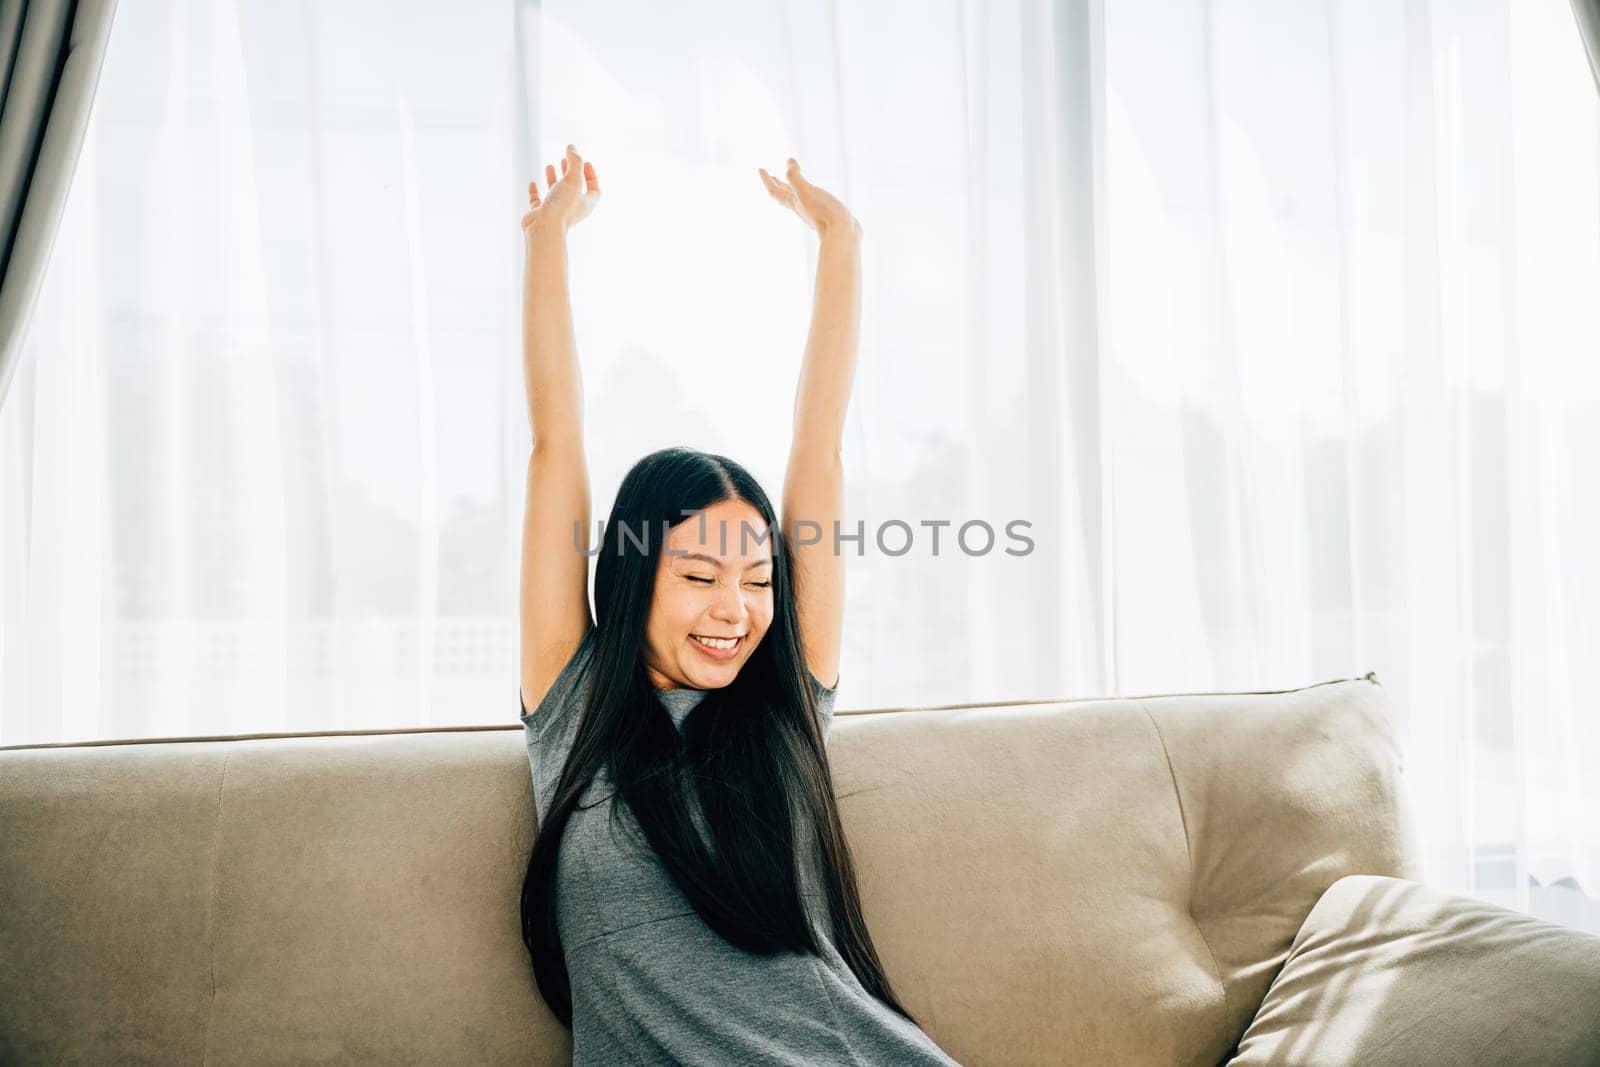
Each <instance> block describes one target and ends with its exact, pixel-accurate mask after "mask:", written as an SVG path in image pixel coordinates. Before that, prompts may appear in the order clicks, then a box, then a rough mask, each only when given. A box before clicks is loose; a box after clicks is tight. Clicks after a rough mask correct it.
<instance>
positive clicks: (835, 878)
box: [522, 448, 916, 1029]
mask: <svg viewBox="0 0 1600 1067" xmlns="http://www.w3.org/2000/svg"><path fill="white" fill-rule="evenodd" d="M726 500H736V501H742V502H744V503H747V504H749V505H750V506H751V507H753V508H754V509H755V510H756V511H757V512H759V513H760V514H761V517H762V520H763V521H764V522H765V524H766V530H767V531H769V532H770V543H771V545H772V563H773V566H772V590H773V615H772V622H771V624H770V625H769V627H768V629H767V632H766V636H765V638H764V639H763V640H762V641H761V643H760V644H759V645H757V646H756V648H755V650H754V651H753V652H752V653H751V655H750V658H749V659H748V660H747V661H746V662H745V664H744V666H743V667H742V668H740V670H739V673H738V675H737V676H735V678H734V680H733V681H732V682H730V683H729V684H728V685H727V686H724V687H722V688H719V689H711V690H708V691H707V692H706V695H705V696H704V697H703V698H702V699H701V700H700V702H699V703H698V704H697V705H696V706H695V707H694V709H693V710H692V711H691V712H690V713H689V716H688V717H687V718H686V719H685V720H684V724H683V731H682V733H681V734H680V733H679V730H678V728H677V726H676V725H675V724H674V722H673V720H672V717H671V716H670V715H669V714H668V712H667V710H666V708H665V707H664V706H663V705H662V703H661V702H660V700H659V699H658V698H657V697H656V695H655V690H654V687H653V686H652V685H651V683H650V677H649V675H648V673H647V672H646V668H645V665H644V661H643V657H642V655H641V653H642V651H643V645H644V640H645V629H646V622H647V619H648V617H649V614H650V605H651V601H652V599H653V596H654V590H655V582H656V570H657V566H658V561H659V559H660V557H661V550H662V546H663V542H664V541H665V540H666V536H665V535H666V531H667V530H668V529H669V528H670V527H672V526H675V525H677V524H678V523H680V522H688V521H698V519H696V518H695V516H694V514H692V513H694V512H699V511H701V510H703V509H705V508H708V507H710V506H711V505H713V504H716V503H720V502H722V501H726ZM685 512H690V513H691V514H688V515H686V514H685ZM625 528H626V537H627V540H626V542H624V536H625ZM642 533H643V534H645V536H644V540H645V544H644V546H643V548H642V549H641V547H640V545H639V544H638V542H639V540H640V539H641V534H642ZM753 533H755V534H760V533H761V531H753ZM625 544H626V546H627V548H626V550H625V548H624V545H625ZM595 602H596V608H597V620H596V632H595V634H594V635H593V638H594V639H595V641H596V644H595V648H594V662H593V664H592V668H593V669H592V671H591V672H590V682H589V685H588V688H587V694H588V695H587V699H586V701H585V704H584V707H583V708H582V709H580V710H581V718H580V719H579V723H578V727H577V733H576V736H575V737H574V739H573V743H572V749H571V751H570V752H569V753H568V756H567V760H566V763H565V764H564V765H563V767H562V770H561V774H560V777H559V778H558V779H557V782H556V788H555V796H554V799H553V800H552V801H551V804H550V810H549V812H548V813H547V814H546V815H545V817H544V820H543V824H542V825H541V826H540V827H539V832H538V836H537V838H536V839H535V841H534V846H533V854H532V855H531V856H530V857H529V858H528V871H527V875H526V877H525V878H524V879H523V883H522V939H523V941H524V942H525V943H526V944H527V946H528V952H529V954H530V955H531V956H532V959H533V970H534V975H535V977H536V979H537V980H538V983H539V991H540V993H541V994H542V995H543V996H544V999H545V1002H546V1003H547V1004H549V1005H550V1008H551V1010H552V1011H553V1012H554V1013H555V1015H556V1017H557V1018H559V1019H560V1020H561V1021H562V1023H564V1024H565V1025H566V1026H567V1027H568V1028H569V1029H570V1028H571V1026H572V985H571V981H570V979H569V978H568V975H567V966H566V954H565V952H564V951H563V948H562V945H561V938H560V934H559V932H558V931H557V928H556V909H555V892H554V888H555V874H556V858H557V855H558V853H559V851H560V848H561V839H562V836H563V832H564V831H565V829H566V826H567V820H568V818H569V817H570V816H571V814H572V811H573V808H574V807H575V806H576V805H577V802H578V799H579V797H580V795H581V794H582V793H583V791H584V788H585V787H586V786H587V785H588V784H589V782H590V780H591V779H593V778H594V776H595V773H596V772H597V771H598V770H599V769H600V768H601V767H605V768H606V773H607V774H608V776H609V777H610V779H611V781H612V783H613V784H614V785H615V786H616V797H617V799H618V800H620V801H621V802H622V803H625V804H626V805H627V806H628V808H629V809H630V810H631V811H632V813H633V816H634V818H635V820H636V821H637V822H638V824H639V827H640V829H642V830H643V832H644V836H645V838H646V840H647V841H648V842H649V844H650V846H651V848H652V849H654V851H655V854H656V856H657V857H659V858H660V860H661V863H662V865H663V866H664V867H665V868H666V870H667V872H668V873H669V874H670V875H671V876H672V879H673V881H674V882H676V883H677V886H678V888H679V889H680V890H681V891H682V892H683V895H684V897H685V898H687V900H688V902H689V903H690V904H691V905H693V907H694V910H695V911H696V912H697V913H699V915H700V917H701V918H702V919H704V920H705V922H706V924H707V925H708V926H710V928H711V929H712V930H714V931H716V932H717V933H718V934H719V935H721V936H722V937H723V938H724V939H725V940H727V941H728V942H729V943H731V944H733V945H736V946H738V947H739V948H742V949H745V950H746V951H749V952H753V953H757V954H759V955H772V954H775V953H779V952H798V953H814V954H819V955H820V954H821V946H820V945H819V944H818V943H817V940H816V932H815V931H814V930H813V928H812V925H811V923H810V922H809V921H808V920H807V914H806V910H805V905H804V902H803V900H802V894H801V890H800V886H799V878H798V872H797V869H796V861H797V846H798V847H801V848H804V847H806V846H810V845H814V846H815V847H816V849H817V850H818V851H817V852H815V853H814V854H815V855H817V856H819V857H820V860H821V863H820V869H821V877H822V885H823V888H824V890H825V892H826V897H827V906H828V928H829V929H830V930H831V935H832V941H833V945H834V948H835V949H836V950H837V951H838V953H839V955H840V956H841V957H843V959H844V960H845V962H846V963H848V964H849V965H850V969H851V970H852V971H854V972H855V974H856V977H857V978H859V979H860V980H861V984H862V986H863V987H864V988H865V989H866V990H867V991H868V992H869V993H871V994H872V995H874V996H876V997H878V998H879V999H880V1000H882V1001H883V1002H884V1003H885V1004H887V1005H888V1006H889V1007H890V1008H892V1009H894V1010H895V1011H896V1012H898V1013H900V1014H901V1015H903V1016H905V1018H907V1019H911V1020H912V1022H915V1021H916V1020H915V1019H912V1016H911V1014H910V1013H909V1012H908V1011H906V1009H905V1007H904V1006H902V1005H901V1003H900V1001H899V999H898V998H897V997H896V996H895V994H894V992H893V990H892V989H890V987H889V980H888V978H887V977H886V976H885V975H884V972H883V965H882V963H881V962H880V960H879V959H878V953H877V950H876V949H875V948H874V947H873V944H872V937H871V935H870V934H869V933H868V932H867V926H866V922H865V921H864V919H863V918H862V913H861V900H860V896H859V894H858V891H857V886H856V876H855V866H854V863H853V862H852V860H851V857H850V849H849V846H848V845H847V843H846V841H845V836H844V830H843V827H842V826H841V825H840V822H839V810H838V806H837V804H836V803H835V801H834V794H833V778H832V774H831V772H830V770H829V767H828V757H827V752H826V749H825V748H824V745H823V737H822V731H821V727H820V725H819V724H818V721H817V708H816V694H815V693H814V691H813V690H812V687H811V680H810V677H809V675H810V671H809V669H808V668H807V666H806V663H805V658H804V656H803V654H802V650H801V645H800V630H799V625H798V620H797V615H796V610H795V599H794V571H793V565H792V559H791V557H790V555H789V552H788V548H787V544H786V542H785V541H784V539H783V531H782V530H781V529H780V528H779V523H778V520H777V519H776V518H775V517H774V515H773V511H772V504H771V503H770V502H769V501H768V499H767V495H766V493H765V492H763V491H762V489H761V486H760V484H759V483H757V481H756V480H755V478H753V477H751V475H750V473H749V472H748V471H746V470H745V469H744V468H743V467H742V466H740V465H739V464H738V463H736V462H734V461H733V460H731V459H729V458H727V457H726V456H719V455H715V454H711V453H706V452H700V451H698V450H695V449H690V448H667V449H662V450H660V451H658V452H652V453H650V454H649V455H647V456H645V457H644V458H643V459H641V460H639V462H638V463H636V464H634V466H633V468H632V469H631V470H629V471H628V474H627V476H626V477H625V478H623V480H622V485H621V486H620V487H619V488H618V490H617V498H616V502H615V504H613V505H612V508H611V517H610V519H609V521H608V522H607V523H606V528H605V530H604V537H603V547H602V549H601V551H600V554H599V558H598V561H597V563H596V565H595ZM691 793H692V794H693V799H695V800H697V801H698V808H699V810H700V812H701V815H702V816H703V818H704V820H705V827H706V832H707V833H708V834H709V837H710V840H709V842H708V841H707V840H706V839H705V838H704V837H703V836H702V835H701V833H700V832H699V831H698V830H697V829H696V828H695V826H694V824H693V822H692V819H691V815H690V811H691V796H690V794H691Z"/></svg>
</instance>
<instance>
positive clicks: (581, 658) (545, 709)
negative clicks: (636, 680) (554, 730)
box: [519, 625, 599, 741]
mask: <svg viewBox="0 0 1600 1067" xmlns="http://www.w3.org/2000/svg"><path fill="white" fill-rule="evenodd" d="M598 633H599V631H598V630H597V629H596V628H595V627H594V626H592V625H591V626H590V627H589V628H588V629H587V630H585V631H584V634H583V638H582V639H581V640H580V641H579V642H578V647H577V648H576V649H574V650H573V652H572V655H571V656H569V657H567V662H566V663H565V664H563V665H562V668H561V671H560V672H559V673H558V674H557V675H556V678H555V681H553V682H551V683H550V688H549V689H548V690H546V691H545V693H544V695H543V696H542V697H541V698H540V699H539V704H538V706H537V707H536V708H534V709H533V710H532V711H529V710H528V705H527V703H526V701H522V706H521V709H520V715H519V718H521V720H522V724H523V725H524V726H526V727H527V728H528V731H529V740H530V741H532V740H537V739H539V738H540V737H542V736H543V735H544V734H545V733H546V732H547V731H548V730H549V728H550V726H551V724H553V723H555V722H557V721H558V720H561V719H563V718H565V717H567V716H568V715H570V714H573V713H574V705H576V703H577V702H578V698H579V697H580V696H581V694H582V690H583V683H584V681H585V679H586V677H587V675H588V673H589V667H590V666H591V664H592V663H593V661H594V650H595V644H596V643H597V637H596V634H598Z"/></svg>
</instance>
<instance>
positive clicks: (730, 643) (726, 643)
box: [689, 634, 739, 648]
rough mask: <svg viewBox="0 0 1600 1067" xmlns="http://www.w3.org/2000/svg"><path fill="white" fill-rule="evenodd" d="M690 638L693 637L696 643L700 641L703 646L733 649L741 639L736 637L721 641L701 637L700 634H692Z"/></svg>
mask: <svg viewBox="0 0 1600 1067" xmlns="http://www.w3.org/2000/svg"><path fill="white" fill-rule="evenodd" d="M689 636H690V637H693V638H694V639H695V640H696V641H699V642H700V643H701V644H702V645H706V646H709V647H711V648H732V647H734V646H735V645H737V644H738V643H739V639H738V638H736V637H734V638H728V639H727V640H720V641H719V640H717V639H716V638H714V637H701V636H700V635H699V634H690V635H689Z"/></svg>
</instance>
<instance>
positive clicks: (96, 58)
mask: <svg viewBox="0 0 1600 1067" xmlns="http://www.w3.org/2000/svg"><path fill="white" fill-rule="evenodd" d="M115 9H116V0H76V2H74V0H31V2H24V0H12V2H9V3H7V4H5V5H4V8H3V9H0V50H3V57H0V58H3V61H4V68H3V69H4V73H5V78H4V82H3V92H4V107H3V110H0V407H3V406H4V404H5V400H6V395H7V393H8V392H9V391H10V387H11V380H12V378H13V377H14V376H15V374H16V369H17V361H18V359H19V357H20V354H21V349H22V338H23V335H24V334H25V333H26V331H27V327H28V317H29V315H30V314H31V313H32V310H33V306H34V302H35V300H36V299H37V297H38V295H39V286H40V284H41V283H42V281H43V278H44V272H45V264H46V262H47V261H48V260H49V257H50V248H51V245H52V243H53V242H54V240H55V235H56V229H57V226H58V225H59V223H60V220H61V212H62V207H63V205H64V204H65V203H66V199H67V192H68V190H69V188H70V187H71V184H72V173H73V168H74V166H75V165H76V163H77V160H78V153H79V151H80V149H81V148H82V145H83V137H84V131H85V129H86V127H87V126H88V123H89V113H90V110H91V108H92V107H93V104H94V95H95V87H96V85H97V83H98V82H99V79H100V68H101V63H102V60H103V58H104V56H105V48H106V40H107V38H108V37H109V36H110V33H111V21H112V14H113V12H114V11H115Z"/></svg>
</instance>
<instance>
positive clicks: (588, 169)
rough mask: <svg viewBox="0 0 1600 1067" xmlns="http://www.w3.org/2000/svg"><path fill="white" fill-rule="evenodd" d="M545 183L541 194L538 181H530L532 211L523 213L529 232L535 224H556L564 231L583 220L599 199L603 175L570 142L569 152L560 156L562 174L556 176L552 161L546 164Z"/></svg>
mask: <svg viewBox="0 0 1600 1067" xmlns="http://www.w3.org/2000/svg"><path fill="white" fill-rule="evenodd" d="M544 174H545V182H546V184H547V185H548V186H549V188H548V190H547V191H546V193H545V195H544V196H543V197H542V198H541V197H540V196H539V183H538V182H537V181H532V182H529V183H528V204H529V205H530V208H529V211H528V213H527V214H526V215H524V216H522V229H523V231H524V232H528V231H530V230H531V229H532V228H533V226H534V225H536V224H537V225H541V226H542V225H545V224H547V223H548V224H550V225H553V226H554V227H555V228H556V229H557V230H558V231H560V232H562V233H565V232H566V231H567V230H570V229H571V228H572V227H574V226H576V225H577V224H578V223H580V222H582V221H583V220H584V219H586V218H588V217H589V213H590V212H592V211H593V210H594V209H595V205H596V204H598V203H599V202H600V178H599V176H598V175H597V174H596V173H595V169H594V164H593V163H586V162H584V160H583V157H582V156H580V155H578V150H577V149H576V148H574V147H573V146H572V145H567V154H566V155H565V156H563V157H562V159H561V177H560V178H559V179H558V178H557V177H556V168H555V166H554V165H553V164H549V163H547V164H545V168H544Z"/></svg>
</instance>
